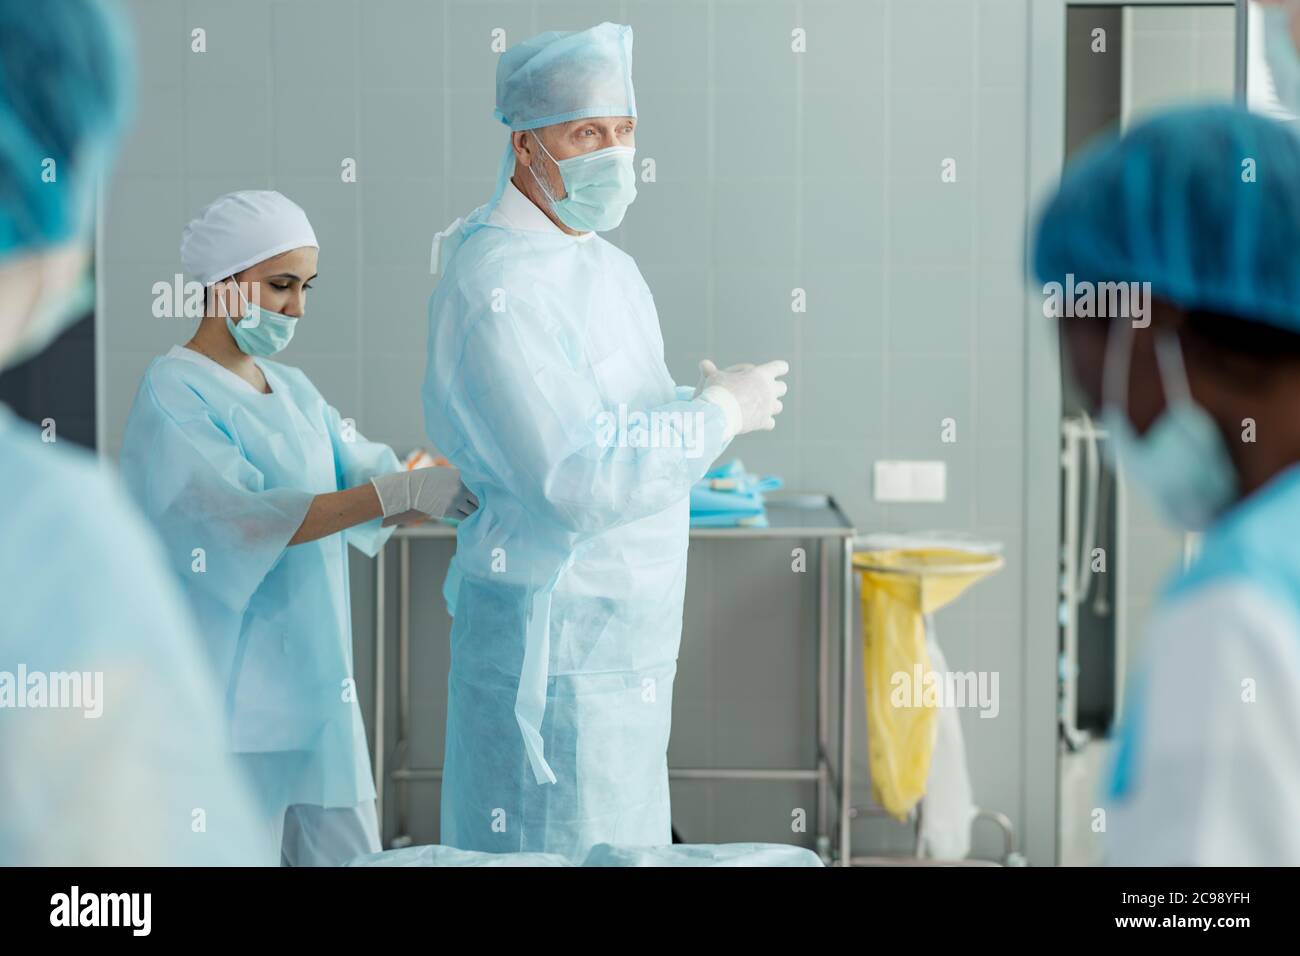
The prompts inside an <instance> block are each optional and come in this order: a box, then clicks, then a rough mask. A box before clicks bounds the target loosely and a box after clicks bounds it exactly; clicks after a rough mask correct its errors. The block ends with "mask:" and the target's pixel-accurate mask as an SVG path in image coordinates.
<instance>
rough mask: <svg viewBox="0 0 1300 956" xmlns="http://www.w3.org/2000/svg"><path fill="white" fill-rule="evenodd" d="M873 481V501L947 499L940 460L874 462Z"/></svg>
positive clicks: (943, 464)
mask: <svg viewBox="0 0 1300 956" xmlns="http://www.w3.org/2000/svg"><path fill="white" fill-rule="evenodd" d="M873 478H874V480H873V482H872V484H873V485H874V491H875V498H876V500H877V501H881V502H887V503H904V502H905V503H909V504H916V503H934V502H940V501H944V500H945V499H947V497H948V463H947V462H944V461H878V462H876V463H875V467H874V476H873Z"/></svg>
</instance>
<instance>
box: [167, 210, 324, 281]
mask: <svg viewBox="0 0 1300 956" xmlns="http://www.w3.org/2000/svg"><path fill="white" fill-rule="evenodd" d="M303 246H312V247H313V248H316V249H319V248H320V243H318V242H317V241H316V233H315V232H314V231H313V230H312V228H311V223H310V222H308V221H307V214H306V213H305V212H303V211H302V207H301V206H299V205H298V204H297V203H296V202H294V201H293V200H291V199H289V198H287V197H286V196H283V195H281V194H280V193H277V192H274V191H273V190H269V189H245V190H241V191H240V192H236V193H226V195H224V196H221V197H220V198H218V199H215V200H213V201H212V202H211V203H209V204H208V206H207V208H205V209H204V210H203V211H202V212H201V213H199V215H198V218H197V219H194V220H192V221H191V222H190V224H189V225H188V226H186V227H185V231H184V232H183V233H181V265H183V266H184V267H185V271H186V272H187V273H188V274H189V275H191V276H193V277H194V278H195V279H198V280H199V281H200V282H202V283H203V284H204V285H211V284H212V283H214V282H219V281H220V280H222V279H225V278H227V277H229V276H232V275H234V274H235V273H237V272H243V271H244V270H245V269H247V268H248V267H249V266H254V265H257V263H259V262H265V261H266V260H267V259H270V258H272V257H273V256H278V255H280V253H282V252H288V251H289V250H290V249H301V248H302V247H303Z"/></svg>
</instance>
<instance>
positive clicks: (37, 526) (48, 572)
mask: <svg viewBox="0 0 1300 956" xmlns="http://www.w3.org/2000/svg"><path fill="white" fill-rule="evenodd" d="M56 434H57V433H56ZM65 445H66V443H65V442H53V443H48V442H45V441H42V440H41V435H40V433H38V431H37V430H36V429H35V428H33V427H31V426H29V425H27V424H26V423H24V422H20V421H18V420H17V419H16V418H14V416H13V415H11V414H10V413H9V412H8V410H7V409H5V408H3V407H2V406H0V462H3V465H0V500H3V501H4V507H3V510H0V541H3V543H4V546H3V547H2V548H0V866H4V865H27V866H71V865H75V866H107V865H112V866H127V865H150V866H167V865H247V864H250V863H254V862H256V861H257V860H258V859H259V857H260V854H259V849H258V845H257V841H258V839H259V837H260V833H259V831H258V830H257V826H258V818H257V816H256V814H255V811H254V807H253V804H252V801H251V797H250V794H249V793H248V791H247V789H246V787H245V784H244V781H243V779H242V777H241V776H240V775H239V774H238V772H237V770H236V768H235V767H233V766H232V765H231V761H230V757H229V755H228V754H227V752H226V748H225V734H224V730H223V727H222V720H221V704H220V694H219V692H218V689H217V687H216V685H215V682H213V681H212V679H211V676H210V674H209V673H208V669H207V665H206V662H205V661H204V660H203V659H202V657H201V655H200V653H199V648H198V642H197V637H196V636H195V633H194V622H193V621H192V619H191V618H190V616H189V614H188V612H187V611H186V609H185V606H184V601H183V599H182V597H181V595H180V593H179V590H178V589H177V587H176V585H175V583H174V582H173V581H172V580H171V575H169V574H168V573H167V571H166V570H165V569H164V567H163V563H162V555H161V553H160V551H159V548H158V543H157V541H156V540H155V539H154V538H153V536H152V534H150V533H149V531H148V528H147V527H146V525H145V523H144V522H143V521H142V520H141V519H140V518H139V516H138V515H137V514H136V512H135V509H134V508H132V507H131V506H130V503H129V501H128V499H127V497H126V495H125V494H124V493H123V492H122V490H121V489H120V487H119V486H118V485H117V483H116V481H114V480H113V479H112V478H111V477H110V476H109V475H108V474H107V473H106V472H104V471H103V470H102V469H101V468H99V467H98V466H97V464H96V463H95V461H94V460H93V459H92V458H91V456H90V455H88V454H86V453H84V452H80V451H72V450H66V449H65V447H64V446H65ZM57 674H63V675H71V674H79V675H82V678H81V681H80V682H79V683H78V684H77V685H76V686H77V687H78V689H79V690H83V691H85V690H88V691H89V692H90V693H89V695H87V696H82V697H81V698H80V700H79V701H76V700H70V699H69V698H63V699H62V703H65V704H68V703H80V705H81V706H64V707H57V708H56V707H50V706H39V707H38V706H31V705H32V704H34V703H36V702H37V701H38V698H37V697H35V696H33V695H34V694H35V693H37V692H38V691H37V688H38V687H39V686H41V685H45V686H48V687H53V686H54V685H55V680H53V679H48V680H47V678H51V675H57ZM97 674H98V675H102V677H101V681H102V683H101V684H100V690H101V691H102V697H99V696H96V694H95V690H94V688H95V683H94V677H93V675H97ZM20 675H23V678H22V680H21V682H20V681H19V677H20ZM86 675H92V676H91V677H90V678H87V677H86ZM62 686H63V687H64V688H71V686H73V685H70V684H68V683H66V682H64V683H62ZM20 698H21V702H22V703H23V704H26V705H28V706H19V701H20ZM92 698H93V699H92ZM51 702H52V701H51V700H50V698H49V697H48V696H47V697H46V698H45V699H44V703H46V704H49V703H51Z"/></svg>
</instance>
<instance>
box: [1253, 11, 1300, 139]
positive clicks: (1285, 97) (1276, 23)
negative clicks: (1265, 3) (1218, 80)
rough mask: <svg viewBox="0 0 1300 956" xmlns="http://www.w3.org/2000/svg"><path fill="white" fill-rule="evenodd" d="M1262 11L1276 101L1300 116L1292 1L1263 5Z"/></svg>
mask: <svg viewBox="0 0 1300 956" xmlns="http://www.w3.org/2000/svg"><path fill="white" fill-rule="evenodd" d="M1262 12H1263V14H1264V59H1265V61H1266V62H1267V63H1268V71H1269V73H1271V74H1272V76H1273V89H1274V91H1275V92H1276V93H1277V100H1278V102H1279V103H1280V104H1281V105H1282V106H1283V107H1284V108H1285V109H1287V110H1289V111H1290V112H1292V113H1295V114H1296V115H1297V116H1300V53H1297V52H1296V48H1295V41H1294V40H1292V39H1291V15H1292V14H1293V13H1294V12H1295V6H1294V5H1293V4H1292V3H1284V4H1282V5H1281V6H1277V7H1266V8H1265V9H1264V10H1263V11H1262Z"/></svg>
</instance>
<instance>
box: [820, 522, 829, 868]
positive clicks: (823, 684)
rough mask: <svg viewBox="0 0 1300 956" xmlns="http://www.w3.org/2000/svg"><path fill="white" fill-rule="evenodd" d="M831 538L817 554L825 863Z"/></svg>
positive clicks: (824, 848)
mask: <svg viewBox="0 0 1300 956" xmlns="http://www.w3.org/2000/svg"><path fill="white" fill-rule="evenodd" d="M830 551H831V547H830V541H829V540H826V539H823V540H822V541H821V542H820V548H819V551H818V555H817V852H818V853H819V854H820V855H821V856H822V862H824V863H829V862H830V859H829V857H830V855H831V836H830V832H831V827H830V816H831V814H830V807H831V801H830V795H831V794H830V791H831V788H830V767H829V766H828V762H829V761H830V749H831V745H830V740H829V739H828V738H829V736H830V722H831V721H830V699H831V688H830V656H831V655H830V643H831V642H830V630H831V624H830V618H831V577H830V573H829V570H828V565H829V564H830Z"/></svg>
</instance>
